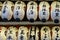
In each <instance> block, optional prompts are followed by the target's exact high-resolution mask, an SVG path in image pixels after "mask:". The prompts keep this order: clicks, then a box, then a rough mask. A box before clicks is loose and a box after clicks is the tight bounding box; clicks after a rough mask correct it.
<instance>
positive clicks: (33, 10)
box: [26, 1, 38, 22]
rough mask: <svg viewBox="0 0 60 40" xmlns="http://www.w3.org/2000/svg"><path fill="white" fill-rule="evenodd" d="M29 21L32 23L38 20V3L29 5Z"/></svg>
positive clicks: (32, 2) (31, 2)
mask: <svg viewBox="0 0 60 40" xmlns="http://www.w3.org/2000/svg"><path fill="white" fill-rule="evenodd" d="M26 15H27V19H28V20H29V21H31V22H33V21H35V20H36V19H37V15H38V13H37V3H36V2H34V1H30V2H29V3H28V4H27V13H26Z"/></svg>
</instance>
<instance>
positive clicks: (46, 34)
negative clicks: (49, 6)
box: [41, 26, 51, 40]
mask: <svg viewBox="0 0 60 40" xmlns="http://www.w3.org/2000/svg"><path fill="white" fill-rule="evenodd" d="M41 40H51V34H50V28H49V27H47V26H44V27H42V28H41Z"/></svg>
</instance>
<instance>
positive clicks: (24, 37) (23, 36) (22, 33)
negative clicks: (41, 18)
mask: <svg viewBox="0 0 60 40" xmlns="http://www.w3.org/2000/svg"><path fill="white" fill-rule="evenodd" d="M18 40H28V28H27V27H24V26H21V27H19V30H18Z"/></svg>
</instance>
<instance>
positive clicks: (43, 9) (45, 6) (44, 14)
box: [39, 1, 50, 22]
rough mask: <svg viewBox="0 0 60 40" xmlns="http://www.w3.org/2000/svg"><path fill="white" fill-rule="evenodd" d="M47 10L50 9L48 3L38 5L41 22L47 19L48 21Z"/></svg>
mask: <svg viewBox="0 0 60 40" xmlns="http://www.w3.org/2000/svg"><path fill="white" fill-rule="evenodd" d="M49 8H50V5H49V3H48V2H45V1H43V2H40V4H39V19H40V20H41V21H42V22H46V21H47V20H48V19H49V15H50V13H49Z"/></svg>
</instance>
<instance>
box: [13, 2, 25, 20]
mask: <svg viewBox="0 0 60 40" xmlns="http://www.w3.org/2000/svg"><path fill="white" fill-rule="evenodd" d="M25 7H26V5H25V3H24V2H22V1H17V2H16V3H15V6H14V14H13V17H14V19H15V20H17V21H18V20H23V18H24V16H25Z"/></svg>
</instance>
